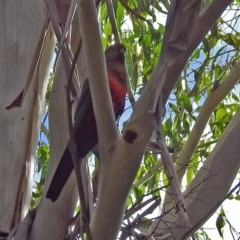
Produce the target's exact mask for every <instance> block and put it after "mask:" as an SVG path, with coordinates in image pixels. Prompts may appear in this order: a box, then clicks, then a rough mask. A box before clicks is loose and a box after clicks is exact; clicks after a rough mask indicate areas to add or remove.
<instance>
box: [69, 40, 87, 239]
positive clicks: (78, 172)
mask: <svg viewBox="0 0 240 240" xmlns="http://www.w3.org/2000/svg"><path fill="white" fill-rule="evenodd" d="M81 46H82V41H80V42H79V45H78V48H77V51H76V54H75V56H74V59H73V62H72V66H71V71H70V73H69V78H68V83H67V88H66V91H67V93H66V95H67V111H68V128H69V135H70V138H69V144H68V148H69V151H70V153H71V156H72V160H73V164H74V168H75V173H76V177H77V186H78V192H79V197H80V205H81V217H82V220H83V221H82V222H83V227H82V228H81V229H82V235H83V233H84V232H86V234H87V237H89V238H88V239H91V238H90V230H89V222H90V220H89V213H88V209H87V204H86V200H85V194H84V188H83V183H82V176H81V169H80V166H81V160H82V159H78V156H77V146H76V142H75V138H74V131H73V124H72V122H73V121H72V101H71V94H70V88H71V85H72V76H73V72H74V68H75V64H76V62H77V59H78V55H79V52H80V50H81Z"/></svg>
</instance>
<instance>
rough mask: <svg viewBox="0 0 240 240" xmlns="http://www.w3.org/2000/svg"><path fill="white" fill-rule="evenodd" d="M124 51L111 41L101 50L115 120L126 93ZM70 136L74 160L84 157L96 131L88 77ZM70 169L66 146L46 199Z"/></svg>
mask: <svg viewBox="0 0 240 240" xmlns="http://www.w3.org/2000/svg"><path fill="white" fill-rule="evenodd" d="M125 51H126V48H125V46H124V45H123V44H121V43H115V44H113V45H111V46H109V47H108V48H107V49H106V51H105V60H106V69H107V78H108V83H109V89H110V93H111V99H112V106H113V111H114V114H115V119H116V121H117V119H118V118H119V117H120V116H121V115H122V113H123V111H124V107H125V98H126V94H127V73H126V67H125ZM73 136H74V139H75V143H76V147H77V157H78V159H81V158H84V157H85V156H86V155H87V154H88V153H89V152H90V151H91V150H92V149H93V148H94V146H95V145H96V144H97V143H98V132H97V126H96V120H95V116H94V111H93V104H92V98H91V93H90V86H89V81H88V79H86V80H85V81H84V84H83V87H82V93H81V96H80V99H79V101H78V104H77V108H76V111H75V116H74V123H73ZM73 169H74V164H73V160H72V156H71V153H70V150H69V148H68V147H66V149H65V151H64V153H63V155H62V157H61V160H60V162H59V164H58V167H57V169H56V171H55V173H54V176H53V179H52V181H51V183H50V186H49V188H48V191H47V194H46V198H48V199H50V200H51V201H52V202H55V201H56V200H57V199H58V197H59V196H60V194H61V191H62V189H63V187H64V185H65V184H66V182H67V180H68V178H69V176H70V175H71V173H72V171H73Z"/></svg>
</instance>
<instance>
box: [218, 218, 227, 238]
mask: <svg viewBox="0 0 240 240" xmlns="http://www.w3.org/2000/svg"><path fill="white" fill-rule="evenodd" d="M225 224H226V223H225V221H224V219H223V216H222V214H219V215H218V217H217V221H216V226H217V230H218V233H219V235H220V236H221V237H222V238H223V228H224V226H225Z"/></svg>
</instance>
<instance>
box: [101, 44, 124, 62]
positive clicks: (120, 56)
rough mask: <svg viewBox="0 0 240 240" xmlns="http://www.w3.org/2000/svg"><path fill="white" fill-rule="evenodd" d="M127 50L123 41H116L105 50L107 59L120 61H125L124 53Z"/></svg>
mask: <svg viewBox="0 0 240 240" xmlns="http://www.w3.org/2000/svg"><path fill="white" fill-rule="evenodd" d="M125 52H126V48H125V46H124V45H123V44H121V43H115V44H113V45H111V46H110V47H108V48H107V49H106V51H105V56H106V61H107V62H108V61H110V62H112V61H120V62H122V63H124V59H125V58H124V54H125Z"/></svg>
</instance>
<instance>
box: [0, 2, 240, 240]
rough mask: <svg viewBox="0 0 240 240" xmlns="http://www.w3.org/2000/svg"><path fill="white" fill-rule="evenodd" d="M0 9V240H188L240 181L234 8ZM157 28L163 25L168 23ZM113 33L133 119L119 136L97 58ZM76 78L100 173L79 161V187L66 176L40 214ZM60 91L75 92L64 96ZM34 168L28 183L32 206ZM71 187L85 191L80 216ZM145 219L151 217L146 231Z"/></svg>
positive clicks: (92, 163) (107, 5)
mask: <svg viewBox="0 0 240 240" xmlns="http://www.w3.org/2000/svg"><path fill="white" fill-rule="evenodd" d="M0 4H1V6H0V9H2V13H1V19H2V24H1V26H0V31H1V33H2V34H1V35H0V38H1V39H0V49H1V51H0V52H1V54H2V58H1V60H0V64H1V69H2V74H1V78H0V84H1V88H0V89H1V95H0V96H1V103H0V106H1V107H0V121H1V122H0V123H1V125H0V126H1V135H0V137H1V147H0V152H1V156H2V157H1V159H0V166H1V167H0V176H1V179H2V181H1V182H0V189H1V196H2V197H1V201H0V227H1V232H0V233H1V235H2V236H7V235H8V232H9V231H10V230H12V231H11V234H10V235H9V237H8V238H9V239H11V237H12V236H13V235H15V237H14V239H34V240H35V239H59V238H62V237H66V236H67V235H68V228H69V226H75V228H74V230H73V231H71V237H72V238H70V239H73V238H74V237H76V236H77V234H78V233H81V239H84V238H85V237H86V235H87V239H93V240H95V239H105V240H106V239H107V240H108V239H109V240H112V239H116V238H117V237H119V238H120V239H127V238H130V237H131V236H132V237H134V238H135V239H164V238H165V239H167V237H169V238H168V239H187V238H188V237H189V236H191V237H192V238H193V239H194V236H193V235H194V233H195V232H196V231H197V230H198V229H199V228H200V227H201V226H202V225H203V223H204V222H205V221H206V220H207V219H208V218H209V217H210V216H211V215H212V214H213V213H214V212H215V211H216V209H217V208H218V207H219V206H220V205H221V203H222V202H223V201H224V200H225V199H226V198H227V197H229V196H230V194H228V192H229V190H230V188H231V185H232V183H233V180H234V179H235V177H236V175H237V173H238V170H239V157H240V149H239V147H238V145H239V144H238V143H239V140H240V139H239V138H240V134H239V132H240V123H239V120H238V119H239V111H238V109H239V104H238V102H239V96H238V95H239V94H238V80H239V76H240V74H239V71H240V63H239V61H238V51H237V50H238V48H239V39H238V34H237V32H236V31H235V30H234V28H235V26H234V20H238V15H237V10H238V8H239V3H238V1H234V2H232V1H230V0H222V1H218V0H212V1H192V2H189V1H184V0H178V1H176V0H174V1H171V2H169V1H160V2H158V1H150V2H147V1H124V0H120V1H113V2H111V1H106V2H101V1H97V3H96V5H95V3H94V2H93V1H86V0H81V1H80V0H79V1H77V3H76V9H75V2H74V1H71V2H70V1H64V0H62V1H55V2H54V1H48V0H45V1H44V2H41V1H32V0H31V1H28V0H25V1H23V0H22V1H18V2H17V3H16V2H15V1H12V0H10V1H2V2H1V3H0ZM96 6H97V8H96ZM95 9H97V10H98V11H97V12H98V18H97V15H96V11H95ZM226 9H227V10H226ZM231 9H232V11H233V12H234V14H235V15H234V16H233V17H232V18H231V19H230V20H225V19H224V17H223V15H222V14H223V13H224V11H225V13H226V11H230V10H231ZM236 9H237V10H236ZM160 14H161V15H160ZM159 16H167V20H166V24H162V23H160V22H159ZM221 16H222V17H221ZM98 20H99V21H98ZM98 24H99V25H98ZM99 26H100V30H101V34H100V33H99ZM129 28H130V30H129ZM226 28H228V29H231V31H228V29H227V30H226ZM118 34H119V35H120V40H121V42H122V43H123V44H124V45H125V46H126V48H127V52H126V66H127V69H128V72H129V81H130V89H129V100H130V103H129V107H130V105H131V104H132V107H133V111H132V113H131V114H130V115H131V116H130V117H129V119H123V118H124V117H123V118H122V119H121V120H120V121H122V122H124V123H123V130H122V132H121V134H120V133H118V131H117V128H116V125H115V122H114V119H113V117H112V113H111V101H110V100H109V99H108V97H107V96H108V88H107V84H106V83H107V82H106V79H105V74H104V71H105V70H104V60H103V59H104V58H103V50H102V45H103V46H104V48H105V47H106V46H107V45H110V44H111V43H112V41H113V39H114V40H115V41H119V40H118V38H119V35H118ZM54 36H56V39H57V40H55V37H54ZM56 42H57V47H56ZM217 44H221V45H220V46H218V45H217ZM55 47H56V48H55ZM54 50H56V56H57V57H56V59H57V60H56V61H55V64H54V67H53V70H51V63H52V59H53V56H54ZM3 56H4V57H3ZM96 56H98V57H96ZM23 60H24V61H23ZM50 71H52V73H51V75H50V76H51V78H50V80H49V72H50ZM71 75H72V77H71ZM87 76H91V77H90V79H89V81H90V87H91V93H92V98H93V104H94V106H95V109H97V110H96V112H95V115H96V121H97V124H98V134H99V144H98V149H99V153H100V158H101V161H100V162H99V161H98V160H97V158H96V157H95V155H94V154H92V153H90V154H89V155H88V158H86V159H84V160H83V161H82V162H81V167H80V173H81V176H82V178H81V180H80V179H78V180H77V181H76V178H75V175H74V174H72V176H71V179H70V180H69V181H68V183H67V185H66V186H65V188H64V190H63V192H62V194H61V196H60V198H59V199H58V200H57V201H56V202H54V203H52V202H51V201H50V200H48V199H46V197H45V196H46V191H47V189H48V186H49V184H50V181H51V179H52V176H53V174H54V171H55V169H56V166H57V164H58V161H59V159H60V158H61V155H62V153H63V151H64V149H65V147H66V144H67V141H68V139H69V132H71V124H70V127H68V122H69V121H70V120H71V114H68V112H70V111H71V110H72V111H73V112H74V109H75V107H76V103H77V99H78V98H79V95H80V94H81V91H80V86H81V85H82V83H83V81H84V80H85V79H86V77H87ZM70 82H72V84H73V87H72V88H71V87H66V86H70ZM100 87H101V89H102V90H101V91H99V88H100ZM70 92H71V99H72V102H73V104H72V105H71V104H70V99H69V98H68V97H67V95H68V94H69V93H70ZM96 96H97V98H96ZM99 99H100V101H99ZM135 99H136V102H135ZM67 100H68V104H67ZM102 102H107V103H106V104H104V105H103V104H101V103H102ZM103 112H104V119H107V121H103V120H102V119H103V114H101V113H103ZM43 115H44V116H47V119H48V121H49V124H46V123H45V126H44V124H42V125H41V121H42V117H43ZM125 116H127V115H125ZM45 119H46V118H45V117H44V119H43V122H45ZM121 125H122V124H119V126H121ZM40 128H41V132H42V133H41V135H40V139H39V141H37V140H38V134H39V130H40ZM46 128H49V129H46ZM43 132H44V133H45V135H46V137H47V138H48V137H49V145H48V143H44V142H43V138H42V136H43ZM48 134H49V135H48ZM166 144H167V145H166ZM36 149H37V154H36V156H37V159H36V162H35V159H34V156H35V153H36ZM93 152H95V153H96V149H95V150H94V151H93ZM169 153H171V155H170V154H169ZM160 155H161V157H160ZM49 159H50V161H49V166H48V160H49ZM172 160H173V161H174V162H175V166H174V165H173V161H172ZM35 164H36V165H37V171H38V172H39V176H40V180H39V182H37V183H36V186H34V187H36V188H35V190H34V192H33V195H32V196H31V188H32V187H31V186H32V182H33V180H34V178H33V170H34V165H35ZM97 166H99V167H97ZM163 166H164V167H163ZM97 168H98V172H99V174H96V173H94V172H93V170H96V169H97ZM184 178H185V182H186V184H187V187H186V189H185V191H184V192H183V193H182V191H181V187H180V186H181V185H180V184H182V185H183V184H185V183H184V181H183V180H184ZM96 180H97V181H96ZM76 182H77V183H78V184H79V183H82V184H83V189H82V190H83V192H84V197H82V198H81V205H78V203H77V200H78V191H77V187H76ZM96 182H97V184H96ZM91 184H92V185H91ZM92 186H93V187H94V188H95V190H96V188H97V189H98V194H97V199H96V203H94V200H95V199H94V196H95V195H94V196H93V195H92ZM233 190H234V189H233ZM233 190H232V191H230V193H232V195H231V197H232V198H234V197H236V199H237V198H238V196H235V194H233V193H234V191H233ZM164 193H166V194H165V198H163V195H164ZM227 194H228V195H227ZM81 196H82V195H81ZM83 199H84V201H83ZM30 200H31V201H30ZM84 202H85V203H84ZM29 207H30V208H29ZM79 209H80V216H78V215H77V216H76V218H75V219H74V220H73V215H74V213H76V212H78V211H79ZM155 209H160V210H161V213H160V214H157V215H156V214H155V218H154V219H153V218H152V217H151V216H149V214H150V213H151V212H152V211H154V210H155ZM29 210H30V211H29ZM27 213H28V214H27ZM88 215H89V218H88ZM223 215H224V214H222V215H220V216H223ZM24 217H25V218H24ZM223 220H224V218H221V219H220V220H219V221H218V222H220V224H218V229H219V231H220V233H221V229H222V225H221V224H222V223H223ZM18 223H19V224H18ZM83 233H85V235H83ZM195 237H196V238H198V233H196V234H195Z"/></svg>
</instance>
